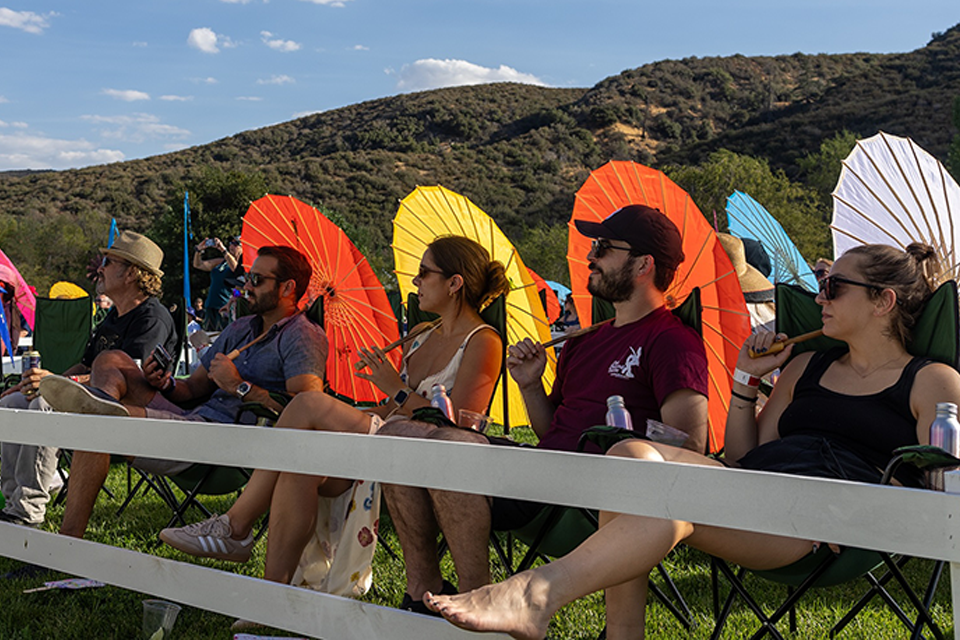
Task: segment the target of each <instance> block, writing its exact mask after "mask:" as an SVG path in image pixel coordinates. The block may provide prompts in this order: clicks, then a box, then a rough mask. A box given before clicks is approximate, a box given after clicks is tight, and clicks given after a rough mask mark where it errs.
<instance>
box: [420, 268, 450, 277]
mask: <svg viewBox="0 0 960 640" xmlns="http://www.w3.org/2000/svg"><path fill="white" fill-rule="evenodd" d="M431 273H439V274H440V275H442V276H446V275H447V274H446V273H444V272H443V271H441V270H440V269H431V268H430V267H425V266H424V265H420V270H419V271H417V277H418V278H419V279H421V280H423V279H424V278H426V277H427V276H428V275H429V274H431Z"/></svg>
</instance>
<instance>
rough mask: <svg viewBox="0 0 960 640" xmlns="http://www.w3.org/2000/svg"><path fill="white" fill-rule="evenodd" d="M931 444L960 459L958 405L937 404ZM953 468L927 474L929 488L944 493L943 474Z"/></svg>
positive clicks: (931, 431) (931, 432)
mask: <svg viewBox="0 0 960 640" xmlns="http://www.w3.org/2000/svg"><path fill="white" fill-rule="evenodd" d="M930 444H932V445H933V446H935V447H940V448H941V449H943V450H944V451H946V452H947V453H949V454H950V455H952V456H954V457H955V458H956V457H960V422H958V421H957V405H955V404H953V403H952V402H938V403H937V417H936V418H934V419H933V423H931V424H930ZM951 469H952V468H943V469H934V470H932V471H930V472H929V473H928V474H927V486H928V487H929V488H931V489H933V490H935V491H943V472H944V471H949V470H951Z"/></svg>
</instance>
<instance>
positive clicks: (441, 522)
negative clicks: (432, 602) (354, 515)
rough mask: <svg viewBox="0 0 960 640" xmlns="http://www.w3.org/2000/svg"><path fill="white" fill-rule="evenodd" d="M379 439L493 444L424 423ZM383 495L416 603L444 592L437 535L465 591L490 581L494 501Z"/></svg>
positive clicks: (395, 426) (388, 490)
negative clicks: (428, 594) (430, 594)
mask: <svg viewBox="0 0 960 640" xmlns="http://www.w3.org/2000/svg"><path fill="white" fill-rule="evenodd" d="M377 434H378V435H392V436H403V437H412V438H427V439H435V440H451V441H458V442H473V443H482V444H485V443H487V440H486V438H484V437H483V436H481V435H480V434H477V433H474V432H472V431H467V430H465V429H454V428H448V427H435V426H433V425H429V424H425V423H421V422H408V421H404V422H390V423H387V424H385V425H384V426H383V427H382V428H381V429H380V431H379V432H377ZM383 495H384V498H385V499H386V501H387V506H388V507H389V509H390V517H391V518H392V519H393V524H394V526H395V527H396V530H397V536H398V537H399V538H400V546H401V547H402V548H403V557H404V562H405V564H406V573H407V593H408V594H409V595H410V597H411V598H412V599H414V600H420V599H422V598H423V594H424V593H425V592H426V591H433V592H439V590H440V588H441V585H442V582H443V577H442V576H441V574H440V564H439V560H438V558H437V534H438V533H440V532H441V531H442V532H443V534H444V537H445V538H446V540H447V544H448V545H449V547H450V554H451V556H452V557H453V563H454V565H455V566H456V568H457V577H458V579H459V587H460V589H461V590H469V589H476V588H477V587H481V586H483V585H485V584H488V583H489V582H490V563H489V551H488V550H487V544H488V539H489V536H490V502H489V500H488V498H487V497H486V496H479V495H474V494H468V493H455V492H451V491H439V490H435V489H424V488H420V487H406V486H400V485H384V486H383Z"/></svg>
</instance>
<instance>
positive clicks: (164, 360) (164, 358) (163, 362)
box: [150, 344, 173, 371]
mask: <svg viewBox="0 0 960 640" xmlns="http://www.w3.org/2000/svg"><path fill="white" fill-rule="evenodd" d="M150 355H152V356H153V360H154V362H156V363H157V366H158V367H160V370H161V371H166V370H167V368H169V367H170V363H171V362H173V358H172V357H171V356H170V354H169V353H167V350H166V349H164V348H163V345H162V344H158V345H157V346H156V347H154V348H153V352H152V353H151V354H150Z"/></svg>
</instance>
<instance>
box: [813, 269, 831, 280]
mask: <svg viewBox="0 0 960 640" xmlns="http://www.w3.org/2000/svg"><path fill="white" fill-rule="evenodd" d="M828 273H830V269H823V268H820V269H814V270H813V277H815V278H816V279H817V280H823V279H824V278H826V277H827V274H828Z"/></svg>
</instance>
